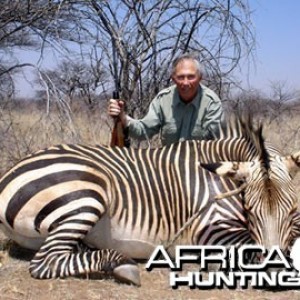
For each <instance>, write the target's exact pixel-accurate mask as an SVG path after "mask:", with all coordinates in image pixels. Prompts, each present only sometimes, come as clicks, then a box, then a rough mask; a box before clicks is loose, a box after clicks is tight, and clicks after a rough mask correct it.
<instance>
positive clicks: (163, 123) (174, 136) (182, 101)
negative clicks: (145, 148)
mask: <svg viewBox="0 0 300 300" xmlns="http://www.w3.org/2000/svg"><path fill="white" fill-rule="evenodd" d="M171 76H172V80H173V82H174V83H175V85H172V86H171V87H169V88H166V89H164V90H162V91H161V92H159V93H158V95H157V96H156V97H155V98H154V99H153V100H152V102H151V104H150V106H149V110H148V113H147V114H146V116H145V117H144V118H142V119H140V120H136V119H133V118H131V117H129V116H127V115H126V113H125V112H124V102H123V101H119V102H118V101H117V100H113V99H111V100H110V102H109V106H108V114H109V115H110V116H112V117H115V116H119V117H120V119H121V121H122V124H123V126H124V128H126V127H128V129H129V135H130V136H131V137H133V138H136V139H140V140H142V139H150V138H151V137H152V136H153V135H155V134H157V133H160V137H161V142H162V145H170V144H171V143H174V142H177V141H183V140H190V139H207V138H209V137H211V135H212V134H214V133H215V132H216V131H217V128H218V124H219V123H220V120H221V117H222V106H221V101H220V99H219V97H218V96H217V95H216V94H215V93H214V92H213V91H212V90H210V89H208V88H207V87H205V86H203V85H201V84H200V82H201V79H202V70H201V66H200V63H199V62H198V60H197V59H195V58H194V57H193V56H192V55H189V54H184V55H182V56H180V57H178V58H177V59H176V60H175V61H174V62H173V65H172V74H171Z"/></svg>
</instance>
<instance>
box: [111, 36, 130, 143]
mask: <svg viewBox="0 0 300 300" xmlns="http://www.w3.org/2000/svg"><path fill="white" fill-rule="evenodd" d="M112 50H113V51H112V52H113V67H114V71H113V73H114V82H115V90H114V91H113V99H115V100H119V99H120V93H119V90H120V81H119V76H118V62H117V57H116V45H115V40H114V38H113V40H112ZM110 146H111V147H115V146H118V147H127V148H129V147H130V139H129V134H128V128H124V127H123V124H122V122H121V120H120V117H114V126H113V129H112V132H111V140H110Z"/></svg>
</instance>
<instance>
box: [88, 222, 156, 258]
mask: <svg viewBox="0 0 300 300" xmlns="http://www.w3.org/2000/svg"><path fill="white" fill-rule="evenodd" d="M84 242H85V243H86V244H87V245H88V246H90V247H93V248H97V249H107V248H109V249H115V250H117V251H119V252H122V253H123V254H125V255H127V256H129V257H132V258H137V259H146V258H149V256H150V255H151V253H152V252H153V250H154V249H155V247H156V244H157V243H155V240H154V239H153V238H151V237H149V236H147V234H146V236H145V235H143V233H142V232H140V231H139V230H135V229H132V228H130V227H129V226H126V225H125V226H122V225H120V224H118V223H117V222H116V221H114V220H113V219H110V218H109V217H108V216H103V217H102V218H101V220H100V221H99V222H98V223H97V224H96V225H95V226H94V227H93V229H92V230H91V231H90V232H89V234H88V235H87V236H86V238H85V239H84Z"/></svg>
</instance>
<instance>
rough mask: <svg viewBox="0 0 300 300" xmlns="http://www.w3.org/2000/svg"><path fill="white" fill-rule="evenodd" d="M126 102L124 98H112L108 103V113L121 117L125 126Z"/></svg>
mask: <svg viewBox="0 0 300 300" xmlns="http://www.w3.org/2000/svg"><path fill="white" fill-rule="evenodd" d="M124 106H125V103H124V101H122V100H116V99H110V100H109V104H108V114H109V115H110V116H111V117H119V118H120V120H121V122H122V124H123V126H124V127H126V125H127V121H126V114H125V111H124Z"/></svg>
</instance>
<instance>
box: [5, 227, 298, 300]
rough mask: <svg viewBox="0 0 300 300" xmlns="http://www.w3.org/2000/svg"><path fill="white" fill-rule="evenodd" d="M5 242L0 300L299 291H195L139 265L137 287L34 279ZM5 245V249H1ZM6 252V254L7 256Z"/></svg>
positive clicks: (270, 295) (25, 255) (216, 298)
mask: <svg viewBox="0 0 300 300" xmlns="http://www.w3.org/2000/svg"><path fill="white" fill-rule="evenodd" d="M5 245H7V240H6V238H5V237H4V235H3V234H2V233H0V249H1V250H2V251H0V299H1V300H15V299H22V300H23V299H24V300H25V299H26V300H72V299H74V300H75V299H76V300H77V299H80V300H96V299H99V300H100V299H101V300H102V299H143V300H150V299H151V300H154V299H182V300H187V299H206V300H220V299H225V300H227V299H228V300H238V299H247V300H252V299H253V300H254V299H255V300H266V299H274V300H275V299H277V300H284V299H288V300H291V299H300V290H299V291H298V290H288V291H276V292H272V291H264V290H254V289H251V288H249V289H244V290H243V289H236V290H228V289H220V290H219V289H212V290H199V289H189V288H188V287H181V288H179V289H177V290H173V289H172V288H170V287H169V271H168V270H162V269H154V270H152V271H151V272H148V271H146V269H145V264H140V265H139V268H140V272H141V281H142V286H141V287H135V286H129V285H126V284H121V283H118V282H116V281H115V280H114V279H112V278H101V279H85V278H67V279H55V280H36V279H33V278H31V277H30V274H29V271H28V267H29V260H30V257H31V256H32V253H29V252H27V251H26V250H23V249H21V248H19V247H17V246H16V245H10V244H9V248H10V251H8V250H7V249H4V248H6V246H5ZM4 246H5V247H4ZM9 253H10V254H9Z"/></svg>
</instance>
